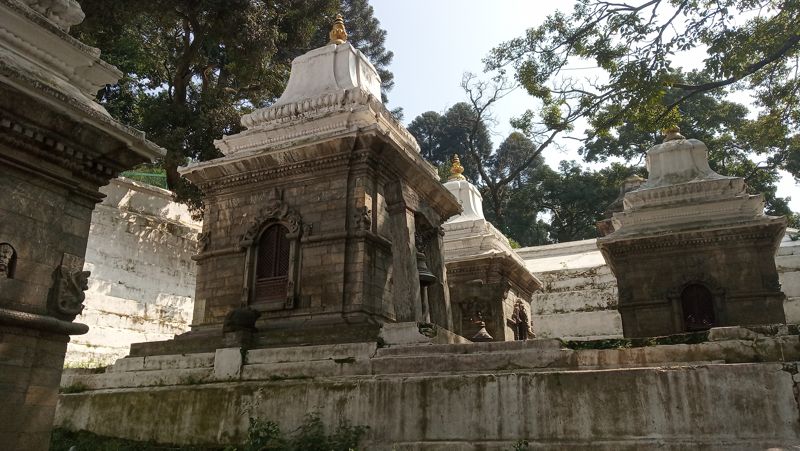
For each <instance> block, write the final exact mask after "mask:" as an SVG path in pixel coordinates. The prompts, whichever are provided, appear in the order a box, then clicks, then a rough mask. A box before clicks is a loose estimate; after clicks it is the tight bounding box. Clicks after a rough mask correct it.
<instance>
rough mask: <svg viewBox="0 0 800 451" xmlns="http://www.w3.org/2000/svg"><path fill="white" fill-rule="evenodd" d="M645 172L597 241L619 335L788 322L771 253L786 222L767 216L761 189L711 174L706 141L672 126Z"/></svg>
mask: <svg viewBox="0 0 800 451" xmlns="http://www.w3.org/2000/svg"><path fill="white" fill-rule="evenodd" d="M647 170H648V172H649V176H648V178H647V181H646V182H645V183H644V184H642V185H641V186H639V187H638V188H637V189H634V190H631V191H628V192H627V193H625V195H624V198H623V210H622V211H621V212H617V213H614V214H613V217H612V224H613V233H610V234H608V235H606V236H604V237H602V238H598V240H597V244H598V247H599V248H600V250H601V251H602V253H603V257H604V258H605V260H606V262H607V263H608V264H609V266H610V267H611V269H612V271H613V272H614V275H615V276H616V278H617V284H618V288H619V311H620V315H621V317H622V326H623V331H624V335H625V336H626V337H646V336H657V335H667V334H675V333H681V332H691V331H698V330H705V329H709V328H711V327H718V326H733V325H749V324H772V323H783V322H785V316H784V310H783V299H784V294H783V292H781V286H780V283H779V281H778V273H777V270H776V267H775V252H776V250H777V248H778V245H779V243H780V240H781V237H782V236H783V233H784V230H785V228H786V219H785V218H783V217H772V216H767V215H765V214H764V200H763V197H762V196H761V195H751V194H747V192H746V191H745V182H744V179H742V178H739V177H727V176H723V175H720V174H717V173H716V172H714V171H713V170H711V168H710V167H709V165H708V150H707V148H706V146H705V144H703V143H702V142H700V141H698V140H696V139H686V138H684V137H683V136H682V135H681V134H680V133H679V130H677V129H672V130H669V131H668V132H667V134H666V137H665V139H664V143H663V144H659V145H656V146H654V147H652V148H651V149H650V150H648V152H647Z"/></svg>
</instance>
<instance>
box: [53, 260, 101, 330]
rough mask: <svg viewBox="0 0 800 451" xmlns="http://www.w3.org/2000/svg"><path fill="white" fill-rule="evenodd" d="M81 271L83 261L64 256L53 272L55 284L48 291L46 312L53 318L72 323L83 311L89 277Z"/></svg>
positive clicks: (88, 273) (87, 273)
mask: <svg viewBox="0 0 800 451" xmlns="http://www.w3.org/2000/svg"><path fill="white" fill-rule="evenodd" d="M90 274H91V272H89V271H83V259H81V258H80V257H77V256H75V255H71V254H64V256H63V257H62V258H61V265H60V266H59V267H58V268H57V269H56V272H55V283H54V284H53V288H52V289H51V291H50V299H49V301H50V302H49V304H48V311H49V312H50V314H52V315H53V316H55V317H57V318H59V319H63V320H67V321H73V320H74V319H75V317H76V316H78V315H79V314H80V313H81V312H82V311H83V307H84V306H83V301H84V300H85V299H86V294H85V293H84V292H85V291H86V290H87V289H88V288H89V275H90Z"/></svg>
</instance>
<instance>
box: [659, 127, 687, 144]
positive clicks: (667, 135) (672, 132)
mask: <svg viewBox="0 0 800 451" xmlns="http://www.w3.org/2000/svg"><path fill="white" fill-rule="evenodd" d="M674 139H686V138H685V137H684V136H683V135H681V129H680V127H678V126H677V125H673V126H672V127H670V128H668V129H666V130H664V142H667V141H672V140H674Z"/></svg>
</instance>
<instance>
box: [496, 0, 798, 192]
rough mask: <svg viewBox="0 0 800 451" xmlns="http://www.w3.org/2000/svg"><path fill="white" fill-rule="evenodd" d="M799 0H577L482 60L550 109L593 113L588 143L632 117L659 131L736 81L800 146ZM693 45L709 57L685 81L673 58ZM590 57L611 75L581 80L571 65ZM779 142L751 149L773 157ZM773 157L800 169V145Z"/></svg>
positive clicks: (762, 119) (763, 119)
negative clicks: (683, 111)
mask: <svg viewBox="0 0 800 451" xmlns="http://www.w3.org/2000/svg"><path fill="white" fill-rule="evenodd" d="M798 6H800V2H798V0H781V1H773V0H749V1H734V0H715V1H705V2H701V1H699V0H672V1H669V2H667V1H664V0H646V1H640V2H638V3H636V4H629V3H618V2H608V1H601V0H580V1H578V2H577V4H576V5H575V8H574V10H573V11H572V13H571V14H564V13H561V12H558V13H556V14H554V15H552V16H550V17H549V18H548V19H547V20H546V21H545V22H544V23H543V24H542V25H541V26H539V27H536V28H532V29H530V30H528V32H527V33H526V35H525V36H523V37H521V38H517V39H513V40H511V41H508V42H506V43H504V44H502V45H500V46H498V47H497V48H495V49H494V50H493V51H492V53H491V54H490V55H489V57H487V58H486V60H485V62H486V65H487V70H497V71H499V72H500V73H505V72H506V71H508V70H511V71H512V72H513V74H514V76H515V77H516V79H517V81H519V83H520V84H521V85H522V86H523V87H524V88H525V89H526V90H527V91H528V92H529V93H530V94H531V95H532V96H534V97H535V98H536V99H538V100H539V101H540V102H542V104H543V109H544V110H547V109H550V110H552V111H556V110H559V111H561V116H562V117H566V118H570V117H572V114H574V113H576V112H577V113H578V114H579V115H581V116H585V117H587V118H588V119H589V121H590V129H589V131H588V134H587V137H588V139H590V140H591V139H592V138H594V137H595V136H599V137H605V136H613V134H614V132H616V131H618V129H619V128H621V127H625V126H626V124H630V126H633V127H636V128H637V129H640V130H644V131H648V132H652V131H658V130H661V129H663V128H666V127H668V126H671V125H674V124H675V122H677V121H678V120H679V114H678V108H679V107H680V106H681V105H684V104H686V103H687V102H689V101H691V100H693V99H694V98H696V97H697V96H700V95H702V94H706V93H712V94H713V93H715V92H719V90H720V89H722V88H727V87H730V88H737V89H745V88H749V89H752V90H753V91H754V92H755V95H756V99H757V105H758V106H759V107H760V110H759V117H758V119H757V123H758V124H759V126H760V127H761V128H763V127H766V128H767V129H769V130H776V131H778V133H779V134H780V135H781V136H779V137H777V139H778V140H779V141H780V140H789V141H792V142H794V143H795V144H794V145H795V146H796V142H797V140H798V137H797V128H798V124H800V101H799V100H800V81H799V80H798V77H797V76H796V74H797V69H798V58H799V57H800V27H798V23H800V7H798ZM693 49H705V50H706V55H707V57H706V58H705V59H704V60H703V64H702V68H701V70H700V71H699V73H698V76H696V77H694V78H692V79H685V78H683V77H682V74H681V72H680V71H679V70H677V69H676V67H675V60H676V57H678V56H679V55H680V54H681V53H682V52H686V51H689V50H693ZM587 61H591V62H594V63H595V64H597V66H598V67H599V68H600V69H601V70H602V71H603V72H604V76H602V77H597V78H596V79H592V80H588V81H584V80H581V79H579V78H577V77H575V76H574V75H573V73H574V72H567V71H565V70H564V69H569V68H570V67H568V66H570V65H572V64H573V63H576V64H584V65H585V64H586V62H587ZM784 132H785V133H784ZM775 144H779V143H776V142H775V141H770V142H769V143H764V145H763V146H760V147H754V148H753V150H756V151H758V150H763V151H765V152H770V155H772V156H775V154H774V153H772V152H775V151H776V148H775V147H773V146H775ZM778 147H781V148H783V149H786V148H787V146H780V145H779V146H778ZM773 162H774V163H775V167H777V168H781V169H786V170H788V171H789V172H791V173H792V174H793V175H794V176H795V177H798V175H800V155H798V153H797V152H796V151H795V152H787V153H786V154H785V155H778V156H776V158H774V159H773Z"/></svg>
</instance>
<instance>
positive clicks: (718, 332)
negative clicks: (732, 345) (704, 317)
mask: <svg viewBox="0 0 800 451" xmlns="http://www.w3.org/2000/svg"><path fill="white" fill-rule="evenodd" d="M758 337H759V334H757V333H755V332H753V331H752V330H749V329H745V328H744V327H737V326H731V327H712V328H711V330H709V331H708V341H723V340H756V339H757V338H758Z"/></svg>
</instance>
